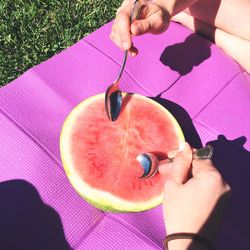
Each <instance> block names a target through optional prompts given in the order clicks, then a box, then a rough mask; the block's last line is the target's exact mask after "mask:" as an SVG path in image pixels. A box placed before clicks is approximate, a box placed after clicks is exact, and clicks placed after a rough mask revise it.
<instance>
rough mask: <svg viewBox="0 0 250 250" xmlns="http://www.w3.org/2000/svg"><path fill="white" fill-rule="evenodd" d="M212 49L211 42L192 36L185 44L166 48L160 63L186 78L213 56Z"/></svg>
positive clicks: (195, 35)
mask: <svg viewBox="0 0 250 250" xmlns="http://www.w3.org/2000/svg"><path fill="white" fill-rule="evenodd" d="M210 47H211V42H209V41H207V40H205V39H204V38H202V37H200V36H199V35H197V34H191V35H189V36H188V37H187V38H186V39H185V41H184V42H182V43H176V44H173V45H170V46H168V47H166V48H165V50H164V51H163V53H162V54H161V57H160V61H161V62H162V63H163V64H164V65H165V66H168V67H169V68H170V69H172V70H174V71H177V72H178V73H179V74H180V75H181V76H184V75H187V74H188V73H190V72H191V71H192V70H193V68H194V67H195V66H198V65H200V64H201V63H202V62H204V61H205V60H206V59H208V58H209V57H210V56H211V49H210Z"/></svg>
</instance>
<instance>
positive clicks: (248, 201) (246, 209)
mask: <svg viewBox="0 0 250 250" xmlns="http://www.w3.org/2000/svg"><path fill="white" fill-rule="evenodd" d="M245 142H246V137H244V136H242V137H239V138H236V139H234V140H228V139H227V138H226V137H225V136H224V135H219V136H218V139H217V140H214V141H211V142H208V143H209V144H211V145H212V146H213V147H214V155H213V158H212V161H213V163H214V165H215V166H216V168H217V169H218V170H219V171H220V173H221V175H222V176H223V179H224V180H225V181H226V182H227V183H228V184H229V186H230V187H231V192H230V194H229V193H227V194H225V195H224V196H223V197H221V199H220V200H219V201H218V203H217V206H216V207H215V209H214V210H213V212H212V213H211V215H210V217H209V219H208V220H207V222H206V223H205V224H204V226H203V227H202V228H201V230H200V232H199V233H200V234H201V235H208V234H211V233H212V234H214V236H215V235H216V234H215V232H214V231H213V227H214V225H216V224H219V223H220V218H221V217H222V215H223V220H222V223H221V225H220V226H221V227H220V231H219V232H220V233H219V234H218V235H217V236H218V237H217V239H216V237H214V242H213V243H214V245H215V246H216V249H227V250H236V249H237V250H247V249H249V245H250V239H249V232H250V198H249V190H250V181H249V180H250V152H249V151H247V150H246V149H245V148H244V144H245ZM229 197H230V199H229ZM229 201H230V202H229ZM226 205H228V206H227V209H226V210H225V209H224V208H225V206H226ZM188 249H189V250H195V249H197V248H195V246H194V245H193V246H192V245H191V246H190V247H189V248H188Z"/></svg>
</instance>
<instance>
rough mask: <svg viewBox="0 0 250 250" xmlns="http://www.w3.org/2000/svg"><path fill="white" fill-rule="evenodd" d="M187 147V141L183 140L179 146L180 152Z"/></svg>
mask: <svg viewBox="0 0 250 250" xmlns="http://www.w3.org/2000/svg"><path fill="white" fill-rule="evenodd" d="M185 147H186V142H185V141H182V142H181V144H180V146H179V148H178V152H181V151H183V150H184V148H185Z"/></svg>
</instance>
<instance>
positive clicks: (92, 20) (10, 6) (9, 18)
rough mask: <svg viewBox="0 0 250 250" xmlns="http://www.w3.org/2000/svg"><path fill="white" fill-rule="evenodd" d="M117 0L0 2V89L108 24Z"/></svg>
mask: <svg viewBox="0 0 250 250" xmlns="http://www.w3.org/2000/svg"><path fill="white" fill-rule="evenodd" d="M120 3H121V0H61V1H59V0H0V86H3V85H5V84H7V83H8V82H10V81H11V80H13V79H15V78H17V77H18V76H19V75H20V74H22V73H23V72H25V71H26V70H27V69H29V68H31V67H32V66H34V65H36V64H39V63H40V62H42V61H44V60H46V59H48V58H50V57H52V56H53V55H55V54H56V53H58V52H60V51H62V50H63V49H65V48H67V47H68V46H70V45H72V44H74V43H75V42H77V41H78V40H80V39H81V38H83V37H84V36H86V35H88V34H89V33H91V32H92V31H94V30H96V29H97V28H99V27H100V26H102V25H103V24H105V23H107V22H108V21H110V20H112V19H113V18H114V16H115V12H116V9H117V8H118V7H119V5H120Z"/></svg>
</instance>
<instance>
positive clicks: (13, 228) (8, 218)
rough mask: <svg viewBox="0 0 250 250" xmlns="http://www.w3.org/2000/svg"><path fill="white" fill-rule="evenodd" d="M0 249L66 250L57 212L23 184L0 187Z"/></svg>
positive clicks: (66, 246)
mask: <svg viewBox="0 0 250 250" xmlns="http://www.w3.org/2000/svg"><path fill="white" fill-rule="evenodd" d="M0 204H1V210H0V221H1V223H0V235H1V237H0V248H1V249H11V250H17V249H18V250H19V249H25V250H33V249H37V250H45V249H46V250H55V249H60V250H69V249H71V248H70V246H69V244H68V242H67V240H66V239H65V236H64V231H63V226H62V222H61V220H60V217H59V215H58V214H57V212H56V211H55V210H54V209H52V208H51V207H49V206H47V205H46V204H44V203H43V201H42V200H41V198H40V196H39V194H38V192H37V190H36V189H35V188H34V187H33V186H32V185H31V184H30V183H28V182H26V181H24V180H10V181H5V182H1V183H0Z"/></svg>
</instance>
